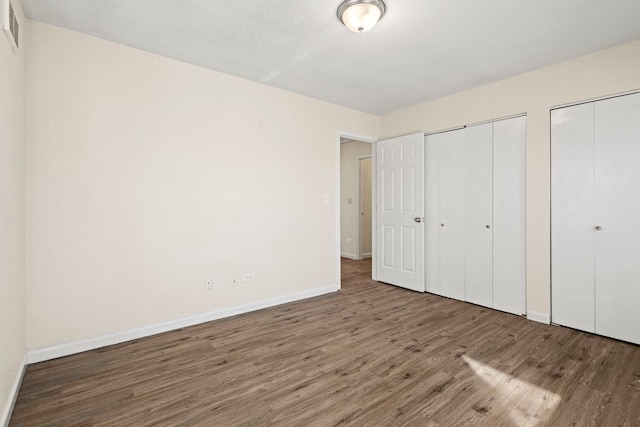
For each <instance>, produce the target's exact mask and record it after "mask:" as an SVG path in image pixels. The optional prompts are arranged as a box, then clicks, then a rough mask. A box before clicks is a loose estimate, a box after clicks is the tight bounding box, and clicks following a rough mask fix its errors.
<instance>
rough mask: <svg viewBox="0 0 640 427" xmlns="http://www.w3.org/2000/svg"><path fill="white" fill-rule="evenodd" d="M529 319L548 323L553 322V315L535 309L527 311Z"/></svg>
mask: <svg viewBox="0 0 640 427" xmlns="http://www.w3.org/2000/svg"><path fill="white" fill-rule="evenodd" d="M527 319H529V320H533V321H534V322H539V323H544V324H546V325H550V324H551V316H549V315H548V314H544V313H537V312H535V311H527Z"/></svg>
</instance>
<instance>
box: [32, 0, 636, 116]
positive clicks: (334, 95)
mask: <svg viewBox="0 0 640 427" xmlns="http://www.w3.org/2000/svg"><path fill="white" fill-rule="evenodd" d="M339 3H340V0H315V1H313V0H180V1H178V0H22V4H23V7H24V10H25V13H26V15H27V16H28V17H29V18H32V19H36V20H39V21H43V22H47V23H50V24H53V25H57V26H60V27H65V28H69V29H72V30H76V31H80V32H83V33H87V34H90V35H93V36H97V37H101V38H104V39H108V40H113V41H115V42H119V43H122V44H126V45H129V46H133V47H136V48H139V49H143V50H146V51H149V52H154V53H157V54H160V55H165V56H168V57H172V58H175V59H178V60H181V61H185V62H189V63H192V64H197V65H200V66H203V67H207V68H211V69H213V70H218V71H221V72H224V73H228V74H233V75H236V76H239V77H244V78H246V79H250V80H255V81H258V82H263V83H266V84H268V85H272V86H275V87H278V88H282V89H286V90H290V91H293V92H297V93H300V94H303V95H308V96H311V97H314V98H318V99H323V100H326V101H329V102H332V103H335V104H339V105H344V106H347V107H351V108H355V109H357V110H361V111H365V112H369V113H373V114H379V115H381V114H386V113H389V112H392V111H395V110H398V109H402V108H405V107H409V106H412V105H415V104H419V103H421V102H425V101H429V100H432V99H435V98H439V97H442V96H445V95H449V94H452V93H455V92H459V91H462V90H466V89H470V88H473V87H477V86H480V85H483V84H486V83H490V82H493V81H497V80H500V79H503V78H506V77H510V76H514V75H517V74H521V73H523V72H526V71H530V70H534V69H537V68H541V67H544V66H546V65H550V64H554V63H557V62H560V61H563V60H566V59H569V58H574V57H577V56H580V55H584V54H587V53H590V52H594V51H597V50H600V49H604V48H607V47H611V46H615V45H617V44H621V43H624V42H627V41H631V40H635V39H640V1H639V0H385V3H386V5H387V14H386V15H385V16H384V17H383V19H382V20H381V21H380V22H379V23H378V25H377V26H376V27H374V28H373V30H371V31H370V32H367V33H363V34H356V33H352V32H350V31H349V30H347V29H346V28H345V27H344V26H343V25H342V24H341V23H340V22H339V21H338V19H337V18H336V9H337V7H338V4H339Z"/></svg>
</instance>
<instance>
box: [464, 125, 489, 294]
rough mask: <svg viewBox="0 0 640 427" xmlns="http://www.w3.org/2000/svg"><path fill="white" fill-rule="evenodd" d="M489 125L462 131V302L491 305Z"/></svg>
mask: <svg viewBox="0 0 640 427" xmlns="http://www.w3.org/2000/svg"><path fill="white" fill-rule="evenodd" d="M492 140H493V124H492V123H485V124H482V125H477V126H470V127H467V128H466V129H465V153H466V154H465V159H466V177H465V178H466V183H465V194H466V196H465V201H466V206H465V216H464V220H465V247H464V250H465V264H464V268H465V289H464V293H465V301H469V302H472V303H475V304H480V305H483V306H485V307H492V306H493V268H492V264H493V260H492V258H493V256H492V251H493V244H492V240H493V239H492V230H491V227H492V223H493V220H492V211H493V207H492V203H493V202H492V201H493V194H492V193H493V190H492V182H493V176H492V172H493V165H492V163H493V159H492V157H493V156H492Z"/></svg>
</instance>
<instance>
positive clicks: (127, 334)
mask: <svg viewBox="0 0 640 427" xmlns="http://www.w3.org/2000/svg"><path fill="white" fill-rule="evenodd" d="M338 290H339V288H338V286H336V285H333V286H328V287H326V288H318V289H312V290H309V291H304V292H298V293H295V294H291V295H286V296H282V297H278V298H272V299H268V300H264V301H259V302H255V303H251V304H247V305H242V306H238V307H232V308H227V309H222V310H216V311H212V312H209V313H203V314H199V315H196V316H191V317H186V318H183V319H178V320H173V321H170V322H165V323H159V324H156V325H150V326H145V327H142V328H137V329H131V330H128V331H121V332H116V333H113V334H109V335H102V336H99V337H93V338H87V339H84V340H79V341H74V342H70V343H65V344H58V345H52V346H49V347H43V348H37V349H34V350H29V351H28V352H27V362H28V363H38V362H43V361H45V360H51V359H56V358H58V357H64V356H69V355H71V354H76V353H81V352H83V351H88V350H94V349H96V348H100V347H106V346H109V345H113V344H119V343H122V342H125V341H130V340H135V339H138V338H144V337H148V336H151V335H155V334H161V333H163V332H168V331H173V330H175V329H180V328H184V327H187V326H193V325H198V324H200V323H206V322H210V321H212V320H217V319H222V318H225V317H231V316H236V315H238V314H243V313H248V312H251V311H256V310H260V309H263V308H268V307H273V306H276V305H280V304H286V303H289V302H295V301H300V300H303V299H307V298H313V297H316V296H320V295H324V294H329V293H331V292H336V291H338Z"/></svg>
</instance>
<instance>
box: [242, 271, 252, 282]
mask: <svg viewBox="0 0 640 427" xmlns="http://www.w3.org/2000/svg"><path fill="white" fill-rule="evenodd" d="M242 280H243V281H245V282H253V273H244V277H243V279H242Z"/></svg>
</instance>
